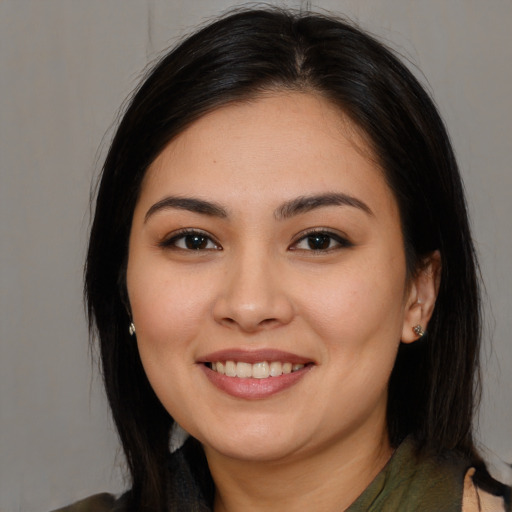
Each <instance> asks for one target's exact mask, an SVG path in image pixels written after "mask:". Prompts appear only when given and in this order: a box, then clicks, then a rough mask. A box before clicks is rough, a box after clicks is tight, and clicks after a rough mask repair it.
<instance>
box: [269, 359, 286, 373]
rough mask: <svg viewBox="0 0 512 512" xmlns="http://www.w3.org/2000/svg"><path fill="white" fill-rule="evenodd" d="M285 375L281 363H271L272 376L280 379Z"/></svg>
mask: <svg viewBox="0 0 512 512" xmlns="http://www.w3.org/2000/svg"><path fill="white" fill-rule="evenodd" d="M282 374H283V365H282V364H281V363H280V362H279V361H272V362H271V363H270V376H271V377H279V375H282Z"/></svg>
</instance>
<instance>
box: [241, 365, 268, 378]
mask: <svg viewBox="0 0 512 512" xmlns="http://www.w3.org/2000/svg"><path fill="white" fill-rule="evenodd" d="M239 364H240V363H239ZM269 374H270V367H269V366H268V363H267V362H266V361H265V362H263V363H256V364H253V365H252V377H253V378H255V379H266V378H267V377H268V376H269Z"/></svg>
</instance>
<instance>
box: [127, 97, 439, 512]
mask: <svg viewBox="0 0 512 512" xmlns="http://www.w3.org/2000/svg"><path fill="white" fill-rule="evenodd" d="M333 193H337V194H345V195H346V196H350V197H351V198H352V199H355V200H356V203H357V202H359V203H357V204H356V205H355V206H354V205H353V204H352V205H350V204H341V205H340V204H330V205H325V204H324V205H322V206H318V207H316V208H311V209H305V210H303V211H299V212H293V214H291V213H290V212H288V213H289V215H284V216H283V215H282V214H283V211H282V210H283V208H282V206H283V204H285V203H287V202H288V203H289V202H290V201H294V200H296V199H297V198H300V197H304V196H310V195H325V194H333ZM168 196H173V197H178V198H197V199H200V200H203V201H209V202H213V203H215V205H217V206H219V207H220V208H222V210H223V215H211V213H212V212H210V214H207V213H204V212H198V211H191V210H190V209H189V207H190V205H188V206H186V207H185V206H184V205H183V204H182V205H181V206H180V207H175V206H176V205H174V206H171V205H168V206H167V207H161V206H162V203H160V207H159V206H155V205H158V203H159V202H161V201H162V200H165V198H166V197H168ZM363 204H364V205H365V206H366V207H367V209H365V208H364V207H362V205H363ZM193 209H194V208H192V210H193ZM214 213H219V212H214ZM279 213H280V214H281V215H280V214H279ZM182 229H195V230H200V233H199V236H200V237H201V236H202V237H203V238H199V239H198V240H200V242H201V244H202V245H201V247H202V248H201V249H199V250H191V249H187V245H186V242H187V241H188V242H189V243H190V242H191V238H190V237H189V238H184V237H183V236H181V234H180V230H182ZM311 229H315V230H317V231H321V232H322V233H324V234H323V235H321V236H320V241H321V242H322V243H321V244H320V246H321V249H320V250H318V249H317V250H313V249H311V246H313V248H315V247H318V244H317V245H315V238H314V237H313V238H311V236H310V238H307V235H308V233H309V230H311ZM180 236H181V238H180ZM317 236H318V234H317ZM316 241H317V242H318V239H316ZM438 269H439V258H438V257H437V256H436V255H434V256H433V258H432V259H431V260H430V261H427V262H426V264H425V268H424V269H423V270H422V271H421V272H417V273H416V274H415V276H414V277H413V278H411V279H408V277H407V272H406V265H405V255H404V250H403V239H402V232H401V226H400V219H399V211H398V207H397V204H396V201H395V198H394V196H393V193H392V191H391V190H390V189H389V187H388V186H387V184H386V182H385V180H384V177H383V173H382V171H381V169H379V167H378V166H377V165H376V163H375V159H373V158H371V151H370V149H369V147H368V145H367V144H366V142H365V140H364V138H363V137H362V136H361V135H360V133H359V132H358V129H357V128H356V127H355V126H354V125H353V123H351V122H350V121H349V120H348V119H347V118H346V117H345V116H343V114H342V113H341V112H340V111H339V110H338V109H337V108H336V107H334V106H333V105H332V104H330V103H329V102H327V101H326V100H324V99H322V98H320V97H317V96H314V95H310V94H301V93H274V94H268V95H266V96H262V97H260V98H259V99H256V100H254V101H251V102H245V103H240V104H233V105H230V106H226V107H223V108H220V109H218V110H216V111H214V112H212V113H210V114H208V115H206V116H204V117H202V118H201V119H199V120H198V121H196V122H195V123H194V124H192V125H191V126H190V127H189V128H188V129H187V130H185V131H184V132H183V133H181V134H180V135H179V136H178V137H177V138H175V139H174V140H173V141H172V142H171V143H170V144H169V145H168V146H167V147H166V149H165V150H164V151H163V152H162V153H161V154H160V155H159V157H158V158H157V159H156V160H155V161H154V162H153V164H152V165H151V166H150V168H149V170H148V172H147V174H146V176H145V179H144V182H143V184H142V189H141V194H140V198H139V201H138V203H137V206H136V209H135V213H134V217H133V223H132V230H131V236H130V248H129V259H128V271H127V286H128V294H129V299H130V304H131V308H132V313H133V320H134V323H135V325H136V329H137V343H138V346H139V350H140V356H141V359H142V363H143V365H144V368H145V371H146V373H147V376H148V378H149V381H150V382H151V385H152V386H153V388H154V390H155V392H156V394H157V396H158V397H159V399H160V400H161V402H162V403H163V405H164V406H165V408H166V409H167V410H168V412H169V413H170V414H171V415H172V416H173V417H174V418H175V419H176V420H177V421H178V422H179V423H180V425H182V426H183V427H184V428H185V429H186V430H187V431H188V432H190V433H191V434H192V435H193V436H194V437H196V438H197V439H199V441H200V442H201V443H202V444H203V446H204V449H205V453H206V456H207V458H208V463H209V466H210V470H211V472H212V476H213V478H214V481H215V485H216V501H215V510H216V511H217V512H220V511H241V510H243V511H257V510H265V511H273V510H290V511H294V510H297V511H298V510H301V511H302V510H304V504H305V503H306V504H307V503H314V504H315V510H319V511H325V512H327V511H331V510H332V511H334V510H340V509H343V508H345V507H347V506H349V505H350V503H351V502H352V501H353V500H354V499H356V498H357V496H358V495H359V494H360V493H361V492H362V491H363V490H364V488H365V487H366V486H367V485H368V484H369V483H370V482H371V480H372V479H373V478H374V476H375V475H376V474H377V473H378V471H379V470H380V469H381V468H382V467H383V465H384V464H385V463H386V462H387V460H388V459H389V457H390V456H391V453H392V449H391V447H390V445H389V440H388V435H387V430H386V404H387V386H388V380H389V376H390V373H391V370H392V367H393V364H394V361H395V357H396V352H397V349H398V346H399V343H400V341H402V342H405V343H411V342H413V341H415V340H416V339H417V336H416V335H415V334H414V332H413V331H412V328H413V327H414V326H415V325H417V324H421V325H422V326H423V327H424V328H426V326H427V323H428V319H429V318H430V315H431V313H432V309H433V307H434V302H435V296H436V290H437V286H438V282H437V281H438V278H437V276H438V274H439V272H438ZM232 348H238V349H243V350H248V351H251V350H256V349H268V348H272V349H278V350H283V351H287V352H291V353H293V354H298V355H300V356H302V357H304V358H307V359H308V360H309V361H311V363H312V364H311V365H310V368H309V371H307V372H306V374H305V375H304V376H303V377H302V378H301V379H300V380H299V381H298V382H297V383H295V384H294V385H293V386H291V387H289V388H287V389H285V390H283V391H280V392H278V393H276V394H273V395H272V396H270V397H266V398H263V399H244V398H239V397H233V396H231V395H229V394H226V393H225V392H223V391H221V390H219V389H218V388H217V387H215V386H214V385H213V384H212V383H211V382H210V380H209V379H208V378H206V377H205V372H204V368H201V366H202V365H201V364H199V363H198V360H200V359H201V358H204V356H206V355H207V354H210V353H212V352H215V351H218V350H224V349H232ZM306 508H307V507H306Z"/></svg>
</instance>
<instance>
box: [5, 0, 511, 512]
mask: <svg viewBox="0 0 512 512" xmlns="http://www.w3.org/2000/svg"><path fill="white" fill-rule="evenodd" d="M303 4H304V5H305V4H306V3H305V2H303ZM312 4H313V7H320V8H324V9H328V10H333V11H335V12H338V13H344V14H346V15H348V16H349V17H351V18H352V19H354V20H356V21H359V22H360V23H361V24H362V26H363V27H366V28H367V29H369V30H371V31H373V32H374V33H376V34H378V35H379V36H381V37H383V38H384V39H385V40H387V41H389V44H390V45H391V46H392V47H394V48H397V49H399V50H400V51H401V52H402V53H403V54H404V55H405V56H406V58H407V59H408V60H409V61H410V62H411V65H412V66H413V67H415V66H418V67H419V69H421V70H422V72H423V75H421V73H420V72H419V71H417V70H416V71H417V74H418V75H419V76H420V78H421V80H422V81H423V82H424V83H428V88H429V89H431V90H433V91H434V96H435V99H436V102H437V104H438V105H439V108H440V110H441V112H442V115H443V116H444V118H445V120H446V122H447V124H448V128H449V130H450V133H451V135H452V138H453V142H454V145H455V148H456V152H457V154H458V157H459V160H460V164H461V167H462V171H463V176H464V180H465V183H466V187H467V192H468V198H469V202H470V210H471V214H472V221H473V225H474V229H475V239H476V244H477V247H478V251H479V253H480V256H481V259H482V271H483V275H484V279H485V282H486V285H487V292H488V299H487V300H486V307H487V311H488V317H487V318H488V325H489V329H488V332H487V335H488V336H487V338H490V337H491V335H493V338H494V349H493V350H491V348H490V345H488V346H487V348H486V349H485V360H486V361H487V362H486V366H485V368H484V374H485V394H484V402H483V408H482V417H481V425H480V437H481V439H482V440H484V442H485V444H486V446H487V447H488V450H489V451H490V453H491V455H492V453H493V452H494V453H498V454H499V455H500V456H501V457H503V458H505V459H508V460H509V461H512V444H511V442H510V432H512V407H511V402H512V399H511V397H512V371H511V361H512V357H511V356H512V345H511V344H510V340H509V333H510V332H512V319H511V318H512V317H511V315H510V311H511V309H512V308H511V300H512V299H511V297H512V295H511V294H510V290H511V289H512V272H511V271H510V261H511V260H512V237H511V235H512V230H511V219H512V202H511V201H510V199H509V197H510V191H511V190H512V172H511V168H510V166H511V164H510V146H511V133H512V95H511V94H510V84H511V83H512V66H511V65H510V63H511V62H512V40H511V36H510V23H511V22H512V3H511V2H509V1H507V0H487V1H486V2H483V1H477V0H453V1H450V2H447V1H446V0H431V1H429V2H424V1H420V0H416V1H414V0H368V1H360V0H344V1H343V0H338V1H334V0H332V1H327V0H325V1H318V2H312ZM230 5H234V3H233V2H229V1H227V0H195V1H194V2H182V1H178V0H175V1H163V0H153V1H150V0H148V1H141V0H110V1H108V2H105V1H104V0H88V1H87V2H79V1H73V0H1V1H0V68H1V71H0V116H1V122H0V130H1V131H0V180H1V186H0V240H1V246H0V247H1V248H0V251H1V252H0V261H1V267H0V285H1V286H0V287H1V299H0V300H1V304H0V315H1V318H0V510H2V511H4V512H5V511H15V510H22V511H24V512H31V511H36V510H37V511H41V510H49V509H51V508H53V507H56V506H58V505H63V504H65V503H68V502H71V501H73V500H75V499H78V498H79V497H82V496H85V495H88V494H91V493H93V492H99V491H103V490H109V491H113V492H118V491H121V490H122V489H123V483H122V471H121V470H120V469H119V464H117V463H116V462H122V457H121V456H120V455H119V454H118V445H117V440H116V436H115V433H114V431H113V427H112V423H111V421H110V419H109V416H108V411H107V407H106V404H105V400H104V397H103V394H102V390H101V387H100V385H99V382H98V381H99V379H98V372H97V368H96V364H95V363H91V362H90V361H91V359H90V354H89V352H88V345H87V341H88V340H87V333H86V326H85V321H84V315H83V306H82V302H81V286H82V261H83V256H84V248H85V243H86V236H87V229H88V222H89V217H88V204H89V186H90V182H91V179H92V178H93V177H94V176H95V175H96V173H97V171H98V167H99V163H98V162H100V161H101V158H102V156H103V155H104V153H105V147H106V146H107V145H108V141H109V137H110V136H111V130H110V131H108V132H107V128H108V127H109V126H112V124H113V123H114V121H115V117H116V111H117V109H118V107H119V106H120V104H121V102H122V100H123V99H124V98H125V97H126V95H127V94H128V93H129V92H130V90H131V89H132V88H133V87H134V86H135V84H136V83H137V81H138V78H139V76H140V72H141V70H142V69H143V68H144V66H145V65H146V64H147V62H149V61H150V60H152V59H154V58H155V57H156V56H157V55H158V52H160V51H161V50H163V49H164V48H166V47H168V46H169V45H170V44H172V43H173V42H174V41H175V40H176V39H177V38H179V37H180V36H182V35H183V34H185V33H187V32H188V31H189V30H190V29H191V28H192V27H193V26H194V25H196V24H197V23H199V22H202V21H203V20H205V19H206V18H208V17H209V16H212V15H214V14H217V13H219V12H221V11H222V10H224V9H225V8H227V7H229V6H230ZM280 5H291V6H300V2H292V1H290V2H280ZM105 132H107V133H106V134H105Z"/></svg>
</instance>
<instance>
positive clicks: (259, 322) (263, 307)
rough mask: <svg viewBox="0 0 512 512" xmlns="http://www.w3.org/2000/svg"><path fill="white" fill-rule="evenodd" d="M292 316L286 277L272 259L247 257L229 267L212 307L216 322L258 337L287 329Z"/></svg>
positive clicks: (237, 259) (292, 311) (242, 257)
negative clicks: (259, 332)
mask: <svg viewBox="0 0 512 512" xmlns="http://www.w3.org/2000/svg"><path fill="white" fill-rule="evenodd" d="M293 315H294V308H293V303H292V301H291V298H290V297H289V294H288V293H287V289H286V283H285V279H284V276H283V273H282V272H280V269H279V268H278V265H276V264H275V262H273V261H272V258H271V257H258V256H256V255H255V254H252V255H247V254H246V255H245V256H244V255H241V256H239V257H237V258H236V261H233V262H231V263H230V265H229V269H228V270H227V274H226V279H225V280H224V282H223V286H222V290H221V291H220V293H219V295H218V297H217V299H216V301H215V304H214V307H213V316H214V318H215V320H216V322H218V323H220V324H222V325H224V326H227V327H230V328H233V329H239V330H241V331H244V332H247V333H255V332H258V331H260V330H266V329H272V328H275V327H278V326H282V325H286V324H288V323H289V322H290V321H291V320H292V318H293Z"/></svg>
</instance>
